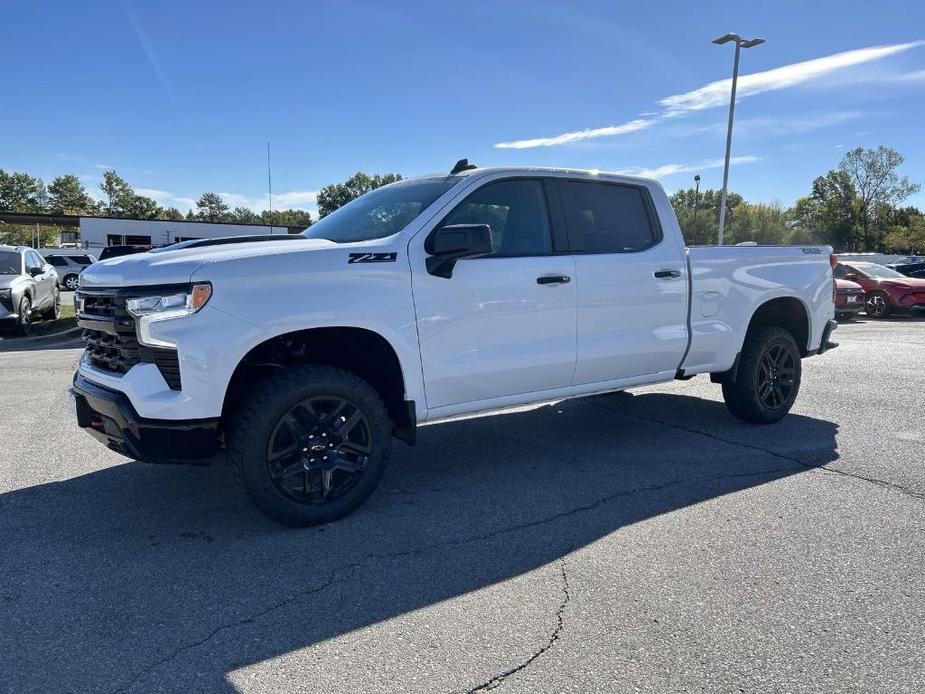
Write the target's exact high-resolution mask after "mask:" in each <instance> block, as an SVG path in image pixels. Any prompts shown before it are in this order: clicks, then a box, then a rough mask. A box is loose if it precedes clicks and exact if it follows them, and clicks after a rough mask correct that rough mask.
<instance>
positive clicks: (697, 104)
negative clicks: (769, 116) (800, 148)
mask: <svg viewBox="0 0 925 694" xmlns="http://www.w3.org/2000/svg"><path fill="white" fill-rule="evenodd" d="M922 45H925V41H911V42H909V43H896V44H892V45H888V46H872V47H870V48H859V49H857V50H854V51H844V52H843V53H835V54H833V55H827V56H824V57H822V58H815V59H813V60H806V61H804V62H802V63H793V64H791V65H784V66H782V67H777V68H774V69H773V70H765V71H764V72H753V73H752V74H750V75H741V76H740V77H739V81H738V86H737V91H736V98H737V99H744V98H746V97H748V96H752V95H753V94H761V93H763V92H770V91H776V90H779V89H787V88H788V87H794V86H796V85H798V84H803V83H805V82H809V81H811V80H816V79H819V78H820V77H825V76H826V75H828V74H829V73H831V72H834V71H836V70H841V69H844V68H846V67H851V66H853V65H862V64H864V63H869V62H872V61H874V60H880V59H882V58H886V57H888V56H891V55H896V54H897V53H902V52H904V51H908V50H909V49H911V48H917V47H919V46H922ZM731 88H732V78H728V79H723V80H717V81H715V82H710V83H709V84H706V85H704V86H703V87H700V88H698V89H694V90H693V91H689V92H685V93H683V94H676V95H674V96H668V97H665V98H664V99H661V100H660V101H659V102H658V103H659V104H661V105H662V106H664V107H665V108H666V109H667V110H668V113H687V112H689V111H700V110H702V109H705V108H713V107H715V106H724V105H725V104H728V103H729V91H730V89H731Z"/></svg>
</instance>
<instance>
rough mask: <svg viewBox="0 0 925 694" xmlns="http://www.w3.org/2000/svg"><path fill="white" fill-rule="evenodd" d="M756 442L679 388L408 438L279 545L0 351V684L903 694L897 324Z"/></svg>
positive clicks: (919, 557)
mask: <svg viewBox="0 0 925 694" xmlns="http://www.w3.org/2000/svg"><path fill="white" fill-rule="evenodd" d="M835 338H836V339H837V340H838V341H839V342H841V347H840V348H839V349H838V350H835V351H834V352H831V353H829V354H826V355H823V356H821V357H818V358H814V359H810V360H807V361H806V362H804V381H803V388H802V392H801V394H800V397H799V399H798V401H797V404H796V407H795V410H794V413H793V414H791V415H790V416H789V417H787V418H786V419H785V420H784V421H783V422H781V423H779V424H776V425H773V426H769V427H752V426H747V425H745V424H742V423H740V422H738V421H737V420H735V419H733V418H732V417H731V416H730V415H728V414H727V413H726V410H725V408H724V406H723V405H722V403H721V401H720V394H719V389H718V386H713V385H711V384H710V383H709V381H708V379H707V378H706V377H698V378H695V379H694V380H691V381H688V382H678V383H673V384H668V385H665V386H659V387H653V388H646V389H642V390H638V391H634V393H633V394H632V395H628V394H622V395H609V396H601V397H594V398H587V399H582V400H575V401H570V402H564V403H559V404H557V405H552V406H547V407H543V408H540V409H538V410H534V411H529V412H514V413H506V414H499V415H496V416H492V417H487V418H481V419H469V420H463V421H456V422H452V423H448V424H442V425H436V426H429V427H425V428H423V429H422V431H421V433H420V443H419V445H418V446H417V447H415V448H408V447H404V446H401V447H398V448H397V449H396V451H395V455H394V458H393V460H392V463H391V466H390V469H389V471H388V472H387V473H386V476H385V479H384V481H383V484H382V486H381V488H380V489H379V491H378V492H377V493H376V494H375V495H374V496H373V497H372V499H371V500H370V502H369V503H368V504H367V505H366V506H365V507H364V508H363V509H361V510H360V511H359V512H357V513H355V514H354V515H353V516H351V517H349V518H347V519H345V520H343V521H341V522H339V523H336V524H332V525H329V526H325V527H319V528H314V529H307V530H292V529H286V528H282V527H280V526H278V525H276V524H274V523H272V522H271V521H268V520H266V519H264V518H263V517H262V516H260V515H259V514H258V513H257V512H256V511H254V510H253V509H252V508H251V506H250V505H249V504H248V503H247V502H245V501H243V500H242V499H241V498H240V497H239V495H238V492H237V490H236V489H235V487H234V484H233V483H232V480H231V479H230V477H229V475H228V474H227V472H226V471H225V470H224V469H223V468H221V467H214V468H204V469H203V468H176V467H155V466H149V465H144V464H141V463H136V462H131V461H128V460H126V459H124V458H121V457H120V456H117V455H115V454H113V453H110V452H108V451H107V450H106V449H104V448H103V447H102V446H101V445H100V444H98V443H96V442H95V441H94V440H92V439H90V437H88V436H86V435H84V434H83V433H81V432H79V431H78V430H77V429H76V428H75V426H74V425H73V424H72V422H71V421H70V418H69V415H68V411H67V405H66V402H65V398H64V391H65V389H66V387H67V385H68V384H69V380H70V377H71V374H72V371H73V367H74V364H75V362H76V360H77V357H78V354H79V351H78V350H75V349H59V350H44V351H32V352H6V353H2V354H0V422H2V424H0V432H2V449H3V453H2V454H0V461H2V464H0V491H2V495H0V689H2V690H3V691H9V692H57V691H82V692H127V691H135V692H142V691H144V692H152V691H184V692H189V691H197V692H212V691H218V692H230V691H247V692H279V691H306V692H307V691H311V692H354V691H355V692H396V691H401V692H443V691H447V692H449V691H456V692H471V691H484V690H488V689H495V688H496V689H497V691H499V692H629V691H645V692H738V691H742V692H921V691H922V690H923V684H922V683H923V682H925V646H923V644H925V542H923V537H925V456H923V450H925V445H923V444H925V430H923V423H925V417H923V412H925V395H923V393H925V388H923V377H922V374H923V372H925V349H923V347H925V321H920V320H915V319H895V320H889V321H881V322H867V321H864V320H861V321H859V322H855V323H852V324H848V325H844V326H842V327H841V328H840V329H839V330H838V332H837V334H836V336H835Z"/></svg>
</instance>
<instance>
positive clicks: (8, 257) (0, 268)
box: [0, 251, 22, 275]
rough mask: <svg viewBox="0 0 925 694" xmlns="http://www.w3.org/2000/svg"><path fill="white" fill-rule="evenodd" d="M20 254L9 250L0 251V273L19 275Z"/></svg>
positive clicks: (20, 272) (20, 266) (20, 269)
mask: <svg viewBox="0 0 925 694" xmlns="http://www.w3.org/2000/svg"><path fill="white" fill-rule="evenodd" d="M21 274H22V256H21V255H20V254H19V253H15V252H11V251H0V275H21Z"/></svg>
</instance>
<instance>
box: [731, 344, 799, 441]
mask: <svg viewBox="0 0 925 694" xmlns="http://www.w3.org/2000/svg"><path fill="white" fill-rule="evenodd" d="M776 348H782V349H784V350H787V351H788V352H789V355H790V359H791V360H792V364H793V366H792V368H793V374H792V381H793V384H792V386H791V387H790V389H789V391H788V393H787V396H786V398H783V401H782V402H781V404H780V405H779V406H775V407H771V406H769V405H768V404H767V403H766V402H765V401H764V400H762V397H761V393H760V392H759V381H760V379H761V373H762V360H763V359H764V358H765V355H767V354H768V353H769V350H771V349H774V350H775V352H776V351H777V349H776ZM801 375H802V368H801V362H800V349H799V347H797V343H796V341H795V340H794V339H793V335H791V334H790V332H788V331H787V330H784V329H783V328H778V327H773V326H760V327H756V328H752V329H751V330H749V332H748V335H747V336H746V338H745V344H744V345H743V346H742V353H741V355H740V357H739V368H738V371H737V373H736V379H735V382H729V381H727V382H725V383H723V399H724V400H725V401H726V407H727V408H729V411H730V412H731V413H732V414H734V415H735V416H736V417H738V418H739V419H741V420H742V421H744V422H749V423H751V424H772V423H774V422H777V421H779V420H780V419H782V418H783V417H784V415H786V414H787V413H788V412H789V411H790V408H791V407H792V406H793V403H794V401H795V400H796V397H797V394H798V393H799V391H800V379H801Z"/></svg>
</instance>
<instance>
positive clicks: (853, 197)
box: [0, 146, 925, 253]
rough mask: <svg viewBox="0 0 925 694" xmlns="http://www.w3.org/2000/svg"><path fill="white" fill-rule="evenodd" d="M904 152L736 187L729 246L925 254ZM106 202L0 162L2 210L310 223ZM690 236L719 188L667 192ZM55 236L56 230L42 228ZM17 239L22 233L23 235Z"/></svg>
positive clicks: (294, 213) (214, 204) (361, 177)
mask: <svg viewBox="0 0 925 694" xmlns="http://www.w3.org/2000/svg"><path fill="white" fill-rule="evenodd" d="M902 163H903V157H902V155H901V154H900V153H899V152H897V151H896V150H893V149H890V148H889V147H884V146H880V147H877V148H876V149H865V148H863V147H857V148H855V149H852V150H851V151H849V152H847V153H846V154H845V155H844V157H843V158H842V160H841V162H840V163H839V165H838V167H837V168H835V169H832V170H831V171H829V172H828V173H826V174H825V175H823V176H820V177H818V178H816V179H815V180H814V181H813V184H812V187H811V190H810V192H809V194H808V195H806V196H804V197H801V198H799V199H798V200H797V201H796V202H795V203H794V204H793V205H792V206H791V207H789V208H784V207H782V206H781V205H780V204H778V203H775V202H772V203H761V202H758V203H754V202H748V201H746V200H745V199H744V198H743V197H742V196H741V195H739V194H738V193H734V192H730V193H729V194H728V195H727V197H726V229H725V239H726V243H729V244H735V243H741V242H744V241H753V242H756V243H760V244H798V245H800V244H829V245H831V246H833V247H834V248H835V249H836V250H837V251H883V252H895V253H925V215H923V213H922V212H921V211H920V210H919V209H918V208H916V207H911V206H905V207H903V206H902V203H903V202H904V201H905V200H906V199H907V198H908V197H909V196H910V195H912V194H914V193H916V192H918V191H919V190H920V186H919V184H917V183H912V182H910V181H909V179H908V178H907V177H906V176H902V175H901V174H900V173H899V171H898V169H899V167H900V166H901V165H902ZM401 178H402V176H401V174H397V173H387V174H374V175H370V174H366V173H364V172H362V171H358V172H357V173H356V174H354V175H353V176H351V177H350V178H348V179H347V180H346V181H343V182H341V183H332V184H329V185H326V186H324V187H323V188H322V189H321V190H320V191H319V193H318V200H317V202H318V216H319V217H321V218H323V217H325V216H327V215H328V214H330V213H331V212H333V211H334V210H336V209H337V208H339V207H341V206H342V205H345V204H346V203H348V202H350V201H351V200H353V199H354V198H356V197H359V196H360V195H363V194H364V193H367V192H369V191H371V190H374V189H376V188H378V187H380V186H383V185H386V184H388V183H392V182H394V181H398V180H401ZM100 190H101V192H102V199H101V200H95V199H94V198H93V197H92V196H90V195H89V194H88V193H87V191H86V189H85V188H84V187H83V185H82V184H81V182H80V180H79V179H78V178H77V177H76V176H74V175H72V174H65V175H63V176H58V177H57V178H55V179H54V180H53V181H52V182H51V183H50V184H49V185H48V186H47V187H46V186H45V185H44V183H43V182H42V181H41V179H38V178H34V177H32V176H29V175H28V174H25V173H21V172H13V173H6V172H4V171H3V170H2V169H0V211H7V212H26V213H38V212H46V213H53V214H76V215H98V216H106V217H131V218H139V219H173V220H200V221H209V222H235V223H239V224H274V225H280V226H309V225H310V224H311V223H312V221H313V220H312V218H311V215H309V213H308V212H306V211H304V210H291V209H290V210H273V211H269V210H264V211H263V212H260V213H257V212H254V211H253V210H251V209H249V208H247V207H235V208H233V209H231V208H229V206H228V204H227V203H225V201H224V200H223V199H222V197H221V196H220V195H218V194H217V193H211V192H210V193H203V194H202V196H201V197H200V198H199V199H198V200H197V201H196V206H195V208H193V209H190V210H189V211H188V212H187V213H186V214H185V215H184V214H183V213H182V212H181V211H180V210H178V209H177V208H175V207H166V208H165V207H161V206H160V205H159V204H158V203H157V202H156V201H155V200H153V199H151V198H148V197H145V196H143V195H139V194H138V193H136V192H135V191H134V190H133V189H132V187H131V186H129V184H128V183H127V182H126V181H125V180H124V179H123V178H122V177H121V176H119V175H118V174H117V173H116V172H115V171H106V172H105V173H104V174H103V181H102V183H101V184H100ZM671 204H672V206H673V207H674V210H675V213H676V215H677V217H678V223H679V224H680V226H681V230H682V232H683V234H684V238H685V240H686V241H687V243H688V244H691V245H695V244H698V245H709V244H715V243H716V238H717V233H718V229H719V204H720V191H718V190H712V189H708V190H703V191H696V190H695V189H694V188H686V189H682V190H678V191H677V192H675V193H674V194H673V195H672V196H671ZM2 229H3V231H2V232H0V233H2V236H3V237H4V238H0V240H5V241H6V242H7V243H29V242H30V239H32V238H33V236H32V233H33V229H31V228H23V229H21V230H18V231H17V230H16V228H15V225H4V226H3V227H2ZM44 233H45V234H48V235H49V236H48V238H49V239H50V238H51V237H52V236H54V235H55V230H54V229H46V231H45V232H44ZM18 236H22V239H19V238H18Z"/></svg>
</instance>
